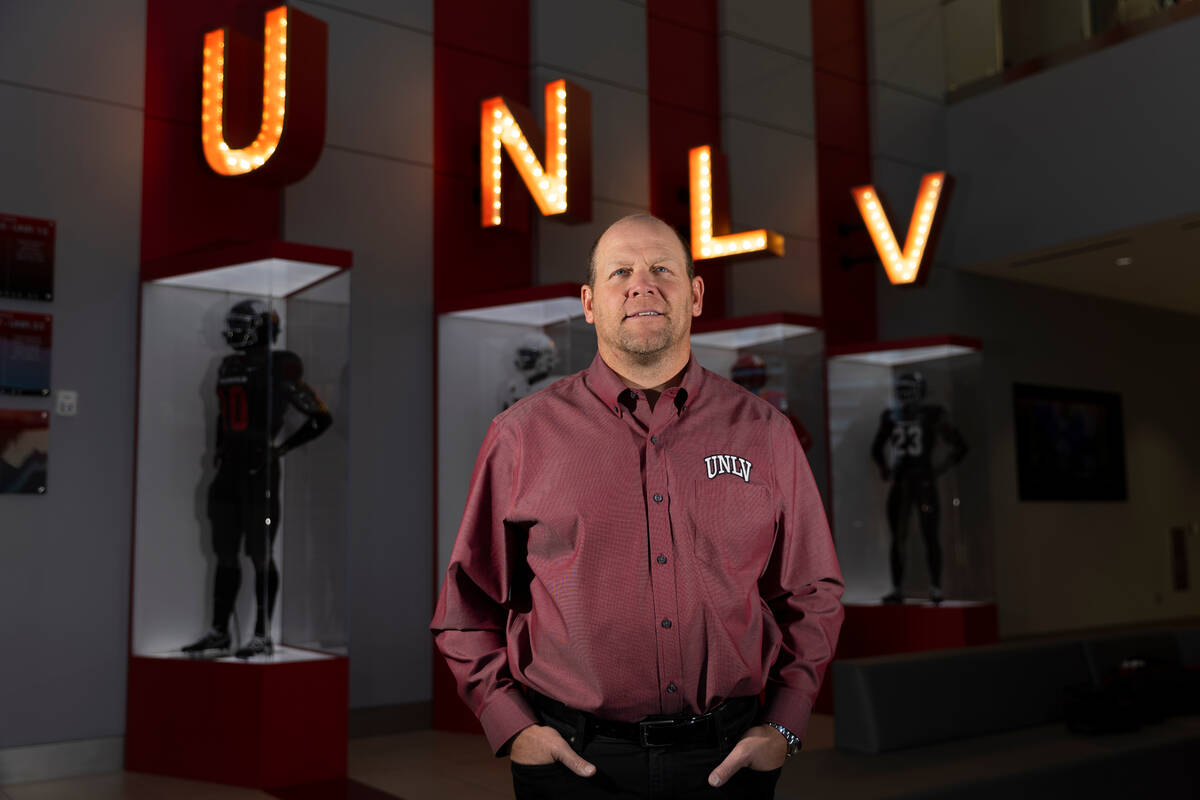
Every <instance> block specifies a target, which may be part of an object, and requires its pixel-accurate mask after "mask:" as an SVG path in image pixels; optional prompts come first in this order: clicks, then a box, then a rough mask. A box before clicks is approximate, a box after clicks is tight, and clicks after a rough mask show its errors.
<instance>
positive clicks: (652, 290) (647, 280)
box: [628, 273, 658, 297]
mask: <svg viewBox="0 0 1200 800" xmlns="http://www.w3.org/2000/svg"><path fill="white" fill-rule="evenodd" d="M628 293H629V296H630V297H640V296H642V295H646V294H648V295H653V296H655V297H657V296H658V287H656V286H655V285H654V282H653V280H652V279H651V276H650V274H649V273H635V274H634V276H633V280H631V281H630V282H629V287H628Z"/></svg>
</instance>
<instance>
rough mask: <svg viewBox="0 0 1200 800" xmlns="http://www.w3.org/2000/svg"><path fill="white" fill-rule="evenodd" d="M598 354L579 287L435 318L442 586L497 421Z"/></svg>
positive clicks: (543, 289) (481, 301) (548, 289)
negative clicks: (486, 438) (481, 455)
mask: <svg viewBox="0 0 1200 800" xmlns="http://www.w3.org/2000/svg"><path fill="white" fill-rule="evenodd" d="M595 355H596V334H595V331H594V330H593V328H592V326H591V325H589V324H588V323H587V321H586V320H585V319H584V317H583V304H582V303H581V302H580V299H579V284H575V283H564V284H554V285H551V286H539V287H534V288H530V289H521V290H516V291H510V292H503V293H499V294H494V295H486V296H482V297H479V298H475V299H474V300H473V301H472V302H470V303H468V304H464V305H463V306H462V307H458V308H454V309H452V310H447V311H444V312H443V313H441V314H439V315H438V364H437V375H438V389H437V391H438V393H437V419H438V423H437V458H438V483H437V486H438V503H437V506H438V532H437V554H438V571H437V581H438V585H439V586H440V585H441V580H442V579H443V578H444V577H445V573H446V566H447V564H448V563H449V561H450V551H451V550H452V549H453V547H454V538H455V536H456V535H457V533H458V525H459V522H460V521H461V520H462V514H463V508H464V507H465V505H466V502H467V489H468V487H469V485H470V480H471V471H472V469H473V467H474V464H475V458H476V456H478V455H479V446H480V445H481V444H482V443H483V439H484V436H485V435H486V434H487V429H488V426H489V425H490V424H491V422H492V418H493V417H495V416H496V415H497V414H499V413H500V412H501V411H503V410H504V409H506V408H508V407H509V406H511V405H512V404H513V403H515V402H517V401H518V400H520V399H521V398H522V397H525V396H526V395H529V394H532V393H533V392H536V391H538V390H539V389H542V388H544V387H546V386H549V385H550V384H551V383H554V381H556V380H558V379H559V378H563V377H565V376H567V375H570V374H572V373H575V372H579V371H580V370H582V369H586V368H587V367H588V365H589V364H591V363H592V359H593V358H594V357H595Z"/></svg>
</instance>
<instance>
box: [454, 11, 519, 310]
mask: <svg viewBox="0 0 1200 800" xmlns="http://www.w3.org/2000/svg"><path fill="white" fill-rule="evenodd" d="M433 25H434V27H433V140H434V149H433V167H434V178H433V204H434V209H433V297H434V309H435V311H439V310H441V309H442V308H443V306H445V305H446V304H447V303H452V302H454V301H457V300H461V299H462V298H463V297H467V296H470V295H474V294H487V293H490V292H496V291H502V290H505V289H516V288H519V287H522V286H529V285H530V284H531V283H532V282H533V237H532V235H531V234H530V209H529V206H530V204H531V202H532V201H531V200H530V199H529V197H528V194H527V193H525V192H524V188H523V185H522V183H521V179H520V177H518V175H517V172H516V170H515V169H513V167H512V164H511V163H510V162H509V159H507V158H505V159H504V162H503V166H502V170H503V171H504V175H503V177H502V179H501V180H502V185H504V186H507V187H510V190H509V191H511V194H509V193H506V195H505V197H506V199H507V202H506V203H505V212H504V213H505V223H504V225H503V226H501V227H499V228H487V229H485V228H483V227H482V226H481V225H480V224H479V202H480V200H479V191H480V187H479V158H480V153H479V104H480V101H482V100H484V99H486V98H488V97H494V96H495V95H504V96H505V97H508V98H511V99H512V100H515V101H517V102H519V103H521V104H523V105H526V106H528V105H529V104H530V103H529V81H530V70H529V2H528V0H507V1H506V2H496V0H456V2H453V3H449V2H439V3H434V20H433Z"/></svg>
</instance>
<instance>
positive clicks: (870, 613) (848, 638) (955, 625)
mask: <svg viewBox="0 0 1200 800" xmlns="http://www.w3.org/2000/svg"><path fill="white" fill-rule="evenodd" d="M843 608H845V610H846V619H845V621H844V622H843V623H842V631H841V635H840V637H839V638H838V647H837V655H836V656H835V657H836V658H837V659H839V660H841V659H848V658H868V657H870V656H887V655H894V654H896V653H915V652H918V651H921V650H942V649H946V648H951V647H969V646H973V645H980V644H994V643H995V642H996V641H997V639H998V614H997V610H996V604H995V603H986V602H969V601H947V602H945V603H942V604H941V605H934V604H933V603H912V602H909V603H905V604H904V605H885V604H879V603H873V604H872V603H863V604H858V603H847V604H845V605H844V606H843ZM815 710H816V711H818V712H820V713H823V714H830V713H833V711H834V709H833V669H832V668H831V669H830V670H829V671H828V672H827V673H825V683H824V685H823V686H822V687H821V694H820V696H819V697H818V698H817V704H816V706H815Z"/></svg>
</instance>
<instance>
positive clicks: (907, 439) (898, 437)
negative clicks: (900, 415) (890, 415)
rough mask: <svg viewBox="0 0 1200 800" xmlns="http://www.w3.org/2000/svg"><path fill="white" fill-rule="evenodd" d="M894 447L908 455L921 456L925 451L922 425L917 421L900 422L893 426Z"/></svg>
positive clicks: (892, 442)
mask: <svg viewBox="0 0 1200 800" xmlns="http://www.w3.org/2000/svg"><path fill="white" fill-rule="evenodd" d="M891 444H892V447H894V448H895V450H896V452H898V453H901V454H903V455H907V456H919V455H921V454H922V453H923V452H925V445H924V441H923V437H922V435H921V425H920V423H916V422H898V423H896V427H895V428H892V441H891Z"/></svg>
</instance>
